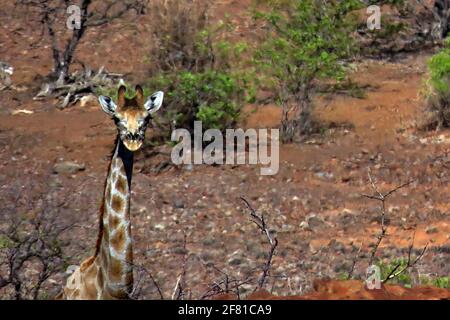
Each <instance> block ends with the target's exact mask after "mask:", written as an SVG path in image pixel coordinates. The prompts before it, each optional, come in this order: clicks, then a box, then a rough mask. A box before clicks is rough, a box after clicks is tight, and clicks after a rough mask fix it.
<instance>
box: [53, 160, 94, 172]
mask: <svg viewBox="0 0 450 320" xmlns="http://www.w3.org/2000/svg"><path fill="white" fill-rule="evenodd" d="M85 169H86V166H85V165H84V164H79V163H76V162H72V161H64V162H60V163H57V164H55V165H54V166H53V173H56V174H59V173H68V174H73V173H77V172H79V171H84V170H85Z"/></svg>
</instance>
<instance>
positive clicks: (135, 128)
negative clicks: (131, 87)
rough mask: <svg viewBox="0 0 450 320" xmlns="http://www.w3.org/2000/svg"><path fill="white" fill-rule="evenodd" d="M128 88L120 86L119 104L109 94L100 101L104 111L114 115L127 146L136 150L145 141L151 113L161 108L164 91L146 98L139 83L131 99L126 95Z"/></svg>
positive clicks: (99, 99)
mask: <svg viewBox="0 0 450 320" xmlns="http://www.w3.org/2000/svg"><path fill="white" fill-rule="evenodd" d="M126 90H127V89H126V88H125V86H120V88H119V91H118V94H117V104H116V103H115V102H114V101H113V100H112V99H111V98H110V97H107V96H100V97H99V98H98V101H99V102H100V105H101V106H102V108H103V111H105V112H106V113H107V114H109V115H111V116H112V118H113V120H114V122H115V124H116V126H117V130H118V131H119V136H120V139H121V140H122V142H123V144H124V145H125V147H126V148H127V149H128V150H130V151H136V150H138V149H139V148H140V147H141V146H142V143H143V142H144V136H145V130H146V129H147V126H148V123H149V121H150V119H151V115H152V114H153V113H155V112H156V111H158V110H159V108H161V105H162V101H163V97H164V93H163V92H161V91H157V92H155V93H154V94H152V95H151V96H150V97H148V98H147V100H145V99H144V91H143V90H142V87H141V86H139V85H138V86H136V95H135V96H134V97H133V98H131V99H130V98H127V97H125V92H126Z"/></svg>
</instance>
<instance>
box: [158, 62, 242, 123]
mask: <svg viewBox="0 0 450 320" xmlns="http://www.w3.org/2000/svg"><path fill="white" fill-rule="evenodd" d="M242 81H243V80H242V78H241V77H239V76H238V75H236V74H233V73H228V72H224V71H216V70H208V71H205V72H197V73H195V72H189V71H184V72H181V73H179V74H172V75H163V76H160V77H158V78H155V79H153V80H152V82H151V83H152V84H150V85H151V86H152V87H157V86H158V88H163V90H165V91H166V93H167V94H166V98H165V104H166V112H165V113H164V116H165V118H166V120H170V121H171V122H172V124H173V125H174V126H175V127H183V128H187V129H192V128H193V125H194V121H196V120H200V121H202V124H203V129H205V130H206V129H209V128H215V129H220V130H223V129H225V128H229V127H232V126H233V125H234V124H235V122H236V120H237V119H238V117H239V111H240V106H241V104H242V103H243V102H244V99H245V89H244V87H242V86H241V85H242Z"/></svg>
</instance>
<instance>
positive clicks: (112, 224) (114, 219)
mask: <svg viewBox="0 0 450 320" xmlns="http://www.w3.org/2000/svg"><path fill="white" fill-rule="evenodd" d="M119 224H120V219H119V217H118V216H116V215H115V214H110V215H109V219H108V225H109V228H110V229H111V230H116V229H117V227H118V226H119Z"/></svg>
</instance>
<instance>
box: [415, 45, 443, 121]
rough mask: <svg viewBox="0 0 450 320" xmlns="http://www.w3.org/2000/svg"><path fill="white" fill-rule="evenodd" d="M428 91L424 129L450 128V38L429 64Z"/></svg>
mask: <svg viewBox="0 0 450 320" xmlns="http://www.w3.org/2000/svg"><path fill="white" fill-rule="evenodd" d="M428 69H429V78H428V82H427V84H428V86H427V90H426V93H425V94H426V98H427V104H428V108H427V110H426V113H427V117H426V119H425V122H424V123H423V124H422V128H426V129H440V128H442V127H449V126H450V86H449V84H450V38H449V39H447V41H446V45H445V47H444V48H443V49H442V50H441V51H440V52H438V53H437V54H435V55H434V56H433V57H431V59H430V60H429V62H428Z"/></svg>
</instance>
